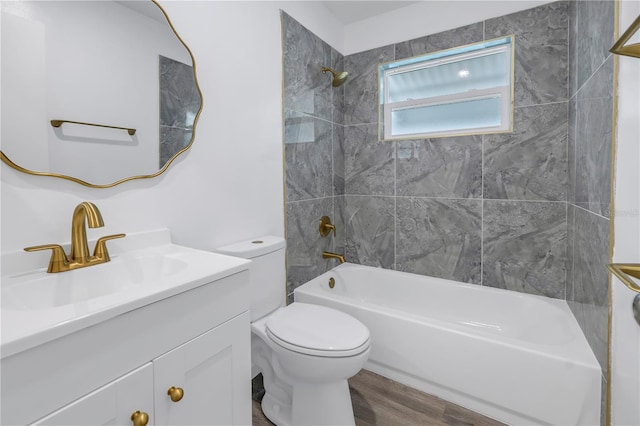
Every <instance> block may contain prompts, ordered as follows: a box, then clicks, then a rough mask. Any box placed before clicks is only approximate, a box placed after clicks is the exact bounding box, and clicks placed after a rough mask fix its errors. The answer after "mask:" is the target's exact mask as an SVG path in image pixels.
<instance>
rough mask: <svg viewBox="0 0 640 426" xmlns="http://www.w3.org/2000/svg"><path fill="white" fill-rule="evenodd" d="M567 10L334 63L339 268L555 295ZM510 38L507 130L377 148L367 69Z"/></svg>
mask: <svg viewBox="0 0 640 426" xmlns="http://www.w3.org/2000/svg"><path fill="white" fill-rule="evenodd" d="M568 7H569V5H568V3H567V2H565V1H561V2H556V3H550V4H547V5H543V6H540V7H537V8H534V9H529V10H525V11H522V12H518V13H514V14H511V15H507V16H502V17H498V18H494V19H489V20H486V21H484V22H478V23H475V24H472V25H467V26H464V27H461V28H457V29H452V30H449V31H445V32H442V33H438V34H433V35H428V36H425V37H422V38H418V39H414V40H408V41H405V42H401V43H397V44H394V45H389V46H383V47H380V48H376V49H372V50H369V51H365V52H360V53H356V54H353V55H349V56H346V57H345V58H344V62H345V69H346V70H347V71H349V73H350V78H349V81H348V82H347V83H346V84H345V97H344V115H345V117H344V141H343V142H344V182H345V187H344V191H345V194H346V197H345V206H344V212H345V213H344V218H343V220H344V221H345V226H346V229H347V240H346V245H347V247H346V248H347V259H348V260H349V261H355V262H359V263H364V264H369V265H375V266H382V267H385V268H392V269H397V270H401V271H407V272H414V273H418V274H424V275H432V276H438V277H442V278H449V279H453V280H457V281H463V282H468V283H474V284H481V285H487V286H492V287H498V288H506V289H511V290H516V291H522V292H526V293H533V294H541V295H545V296H549V297H556V298H565V295H566V288H565V285H566V268H567V219H566V217H567V203H566V202H567V184H568V176H567V173H568V165H567V132H568V119H569V97H568V95H569V93H568V84H569V76H568V71H569V70H568V60H569V58H568V50H569V40H568V25H569V21H568ZM511 34H514V35H515V103H514V104H515V111H514V131H513V133H507V134H500V135H484V136H481V135H478V136H464V137H452V138H438V139H419V140H406V141H397V142H380V141H379V140H378V134H377V128H378V64H380V63H382V62H388V61H392V60H399V59H404V58H407V57H410V56H415V55H420V54H425V53H430V52H434V51H438V50H442V49H448V48H452V47H455V46H461V45H465V44H470V43H475V42H479V41H482V40H488V39H493V38H497V37H500V36H504V35H511ZM375 216H378V217H375ZM383 216H386V217H383ZM383 225H384V226H386V228H385V227H384V226H383Z"/></svg>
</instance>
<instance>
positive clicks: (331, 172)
mask: <svg viewBox="0 0 640 426" xmlns="http://www.w3.org/2000/svg"><path fill="white" fill-rule="evenodd" d="M281 19H282V43H283V52H284V55H283V69H284V99H283V100H284V139H285V140H284V142H285V143H284V151H285V202H286V229H285V232H286V238H287V293H288V295H289V298H291V292H292V291H293V289H294V288H296V287H297V286H299V285H301V284H303V283H305V282H306V281H308V280H310V279H311V278H314V277H316V276H318V275H320V274H322V273H323V272H325V271H327V270H329V269H331V268H332V267H333V266H335V262H336V261H335V260H325V259H322V252H323V251H325V250H328V251H335V252H340V253H342V252H344V249H345V246H346V232H345V227H344V226H343V225H342V223H340V221H341V212H342V206H343V204H344V187H345V180H344V143H343V139H344V128H343V120H344V113H343V109H344V86H342V87H338V88H334V87H332V86H331V78H332V77H331V76H330V74H329V73H326V74H323V73H322V67H330V68H334V69H338V70H341V69H342V68H343V66H344V58H343V56H342V55H341V54H340V53H339V52H338V51H336V50H335V49H333V48H332V47H331V46H329V45H328V44H327V43H325V42H324V41H322V40H321V39H320V38H318V37H317V36H316V35H315V34H313V33H312V32H311V31H309V30H307V29H306V28H305V27H303V26H302V25H301V24H300V23H298V22H297V21H296V20H295V19H293V18H292V17H291V16H289V15H287V14H286V13H284V12H282V13H281ZM324 215H328V216H329V217H331V219H332V221H333V222H334V224H336V226H337V235H336V236H335V237H334V236H329V237H324V238H323V237H321V236H320V234H319V231H318V225H319V222H320V218H321V217H322V216H324Z"/></svg>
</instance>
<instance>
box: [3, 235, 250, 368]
mask: <svg viewBox="0 0 640 426" xmlns="http://www.w3.org/2000/svg"><path fill="white" fill-rule="evenodd" d="M109 248H110V252H111V261H110V262H107V263H103V264H99V265H94V266H89V267H85V268H80V269H75V270H72V271H67V272H59V273H47V272H46V269H47V264H46V262H44V264H42V258H40V259H38V261H39V263H40V265H39V267H38V268H37V269H35V268H31V269H24V268H23V270H16V268H13V269H12V270H10V271H9V272H8V273H7V275H4V276H2V294H1V300H2V309H1V312H2V333H1V338H2V346H1V348H0V353H1V355H2V357H3V358H4V357H6V356H9V355H11V354H14V353H17V352H19V351H23V350H25V349H28V348H30V347H33V346H35V345H38V344H41V343H44V342H46V341H49V340H52V339H55V338H58V337H61V336H63V335H66V334H69V333H72V332H74V331H77V330H80V329H82V328H84V327H88V326H91V325H94V324H97V323H99V322H101V321H104V320H106V319H109V318H113V317H115V316H116V315H120V314H122V313H125V312H128V311H131V310H133V309H137V308H139V307H142V306H145V305H147V304H150V303H153V302H157V301H159V300H162V299H164V298H167V297H170V296H174V295H176V294H178V293H181V292H184V291H187V290H190V289H193V288H195V287H198V286H201V285H204V284H207V283H210V282H213V281H216V280H218V279H220V278H223V277H226V276H229V275H232V274H235V273H237V272H240V271H242V270H245V269H247V268H248V265H249V263H250V262H249V261H248V260H244V259H238V258H234V257H230V256H224V255H221V254H216V253H210V252H206V251H202V250H195V249H191V248H187V247H183V246H180V245H176V244H172V243H171V241H170V234H169V231H168V230H161V231H154V232H151V233H143V234H133V235H128V236H127V237H125V238H123V239H121V240H117V241H113V242H110V245H109ZM25 255H26V256H25ZM29 255H31V253H16V254H15V255H14V257H13V258H11V259H9V260H8V261H7V258H5V257H4V256H5V255H4V254H3V266H4V265H5V264H7V265H10V264H11V263H12V261H13V260H14V259H15V258H17V256H20V258H19V260H18V261H17V262H14V263H18V264H19V263H21V262H22V263H24V259H27V260H28V261H30V260H31V258H29V257H28V256H29ZM47 258H48V256H47ZM4 272H5V271H4V269H3V273H4Z"/></svg>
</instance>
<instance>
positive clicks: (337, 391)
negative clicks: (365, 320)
mask: <svg viewBox="0 0 640 426" xmlns="http://www.w3.org/2000/svg"><path fill="white" fill-rule="evenodd" d="M217 251H218V252H219V253H223V254H227V255H230V256H235V257H241V258H245V259H251V261H252V264H251V267H250V274H251V331H252V333H251V363H252V370H253V371H252V374H253V376H254V377H255V376H256V375H257V374H258V373H260V372H261V373H262V375H263V379H264V387H265V395H264V398H263V399H262V411H263V412H264V414H265V415H266V416H267V417H268V418H269V420H271V421H272V422H274V423H275V424H276V425H278V426H284V425H349V424H351V425H353V424H354V419H353V408H352V406H351V397H350V394H349V386H348V384H347V379H348V378H349V377H351V376H353V375H355V374H356V373H357V372H358V371H360V369H361V368H362V366H363V365H364V363H365V361H366V360H367V358H368V357H369V350H370V338H369V329H367V327H366V326H365V325H364V324H362V323H361V322H360V321H358V320H357V319H355V318H353V317H352V316H350V315H347V314H345V313H343V312H340V311H338V310H335V309H331V308H327V307H324V306H318V305H311V304H307V303H299V302H296V303H292V304H290V305H289V306H286V307H285V291H284V290H285V259H284V257H285V241H284V240H283V239H282V238H279V237H272V236H266V237H261V238H258V239H255V240H251V241H244V242H239V243H236V244H231V245H228V246H225V247H221V248H219V249H218V250H217Z"/></svg>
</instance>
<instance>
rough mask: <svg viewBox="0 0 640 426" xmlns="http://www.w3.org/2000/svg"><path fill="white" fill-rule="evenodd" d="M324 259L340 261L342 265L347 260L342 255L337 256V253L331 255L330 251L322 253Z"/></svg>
mask: <svg viewBox="0 0 640 426" xmlns="http://www.w3.org/2000/svg"><path fill="white" fill-rule="evenodd" d="M322 258H323V259H338V260H339V261H340V263H345V262H346V260H345V259H344V256H343V255H341V254H336V253H331V252H330V251H323V252H322Z"/></svg>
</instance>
